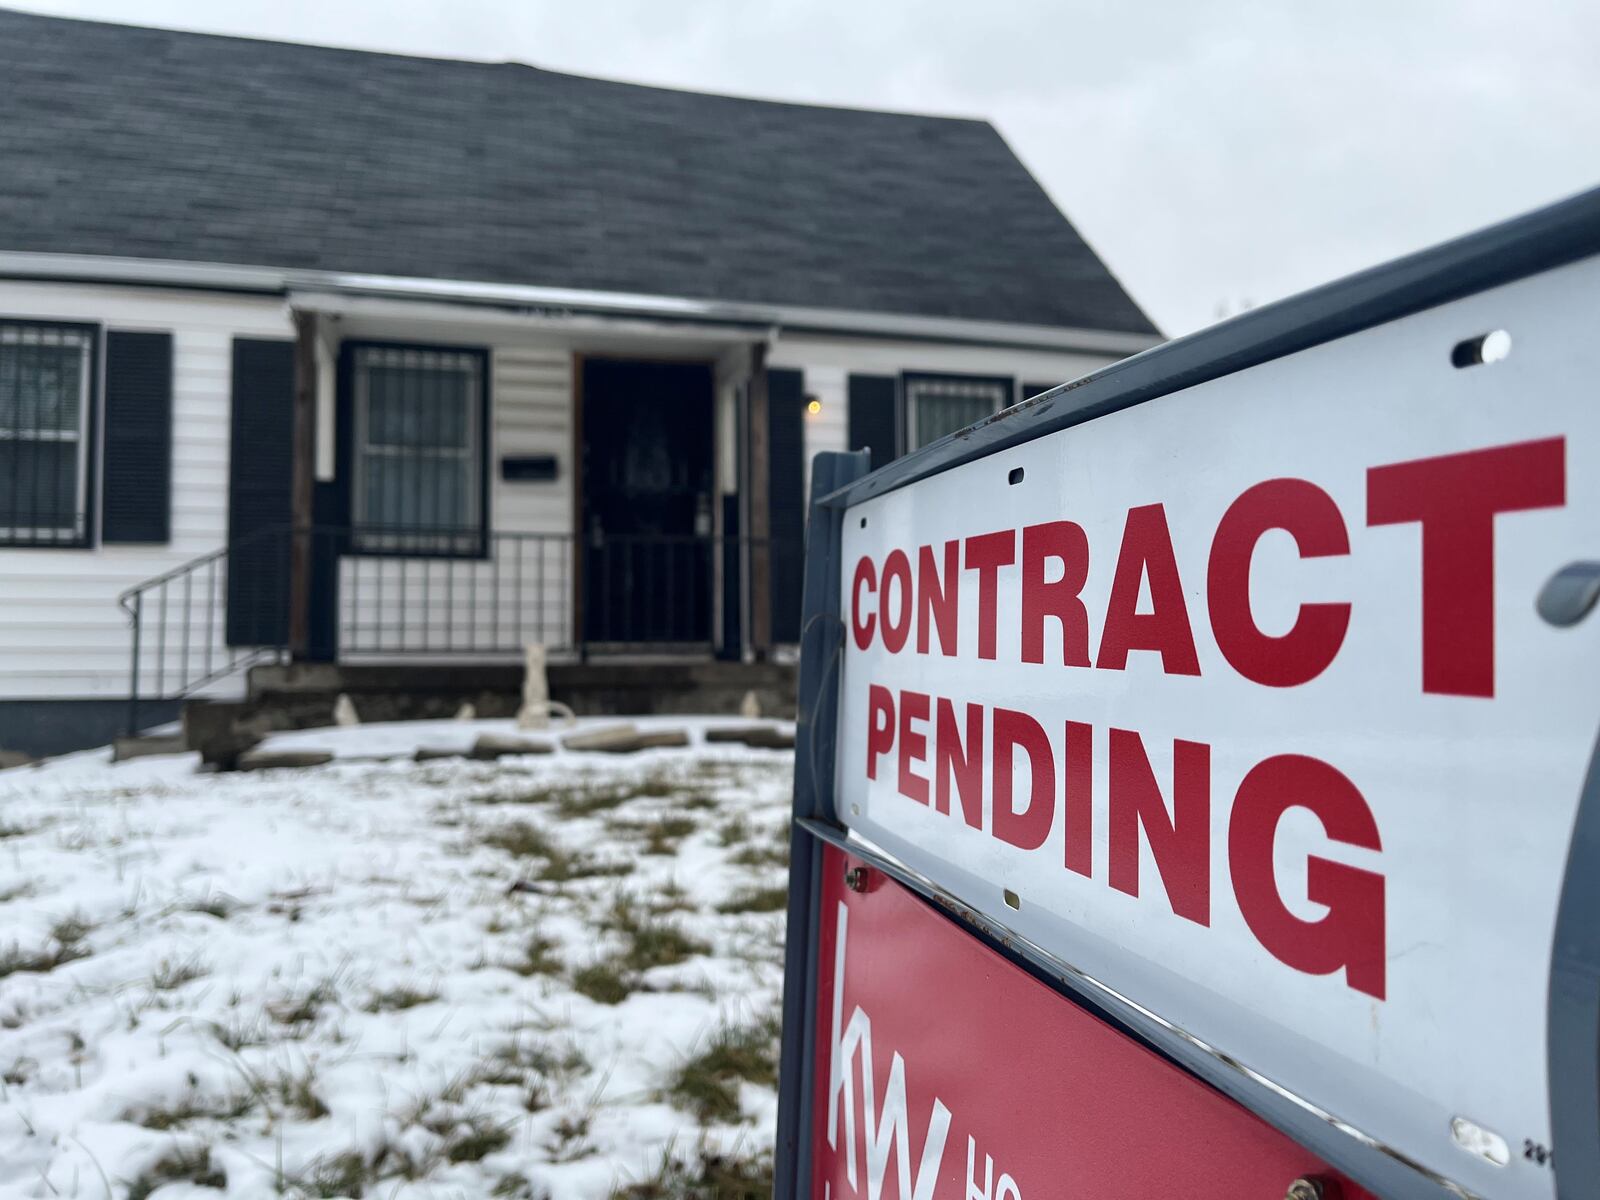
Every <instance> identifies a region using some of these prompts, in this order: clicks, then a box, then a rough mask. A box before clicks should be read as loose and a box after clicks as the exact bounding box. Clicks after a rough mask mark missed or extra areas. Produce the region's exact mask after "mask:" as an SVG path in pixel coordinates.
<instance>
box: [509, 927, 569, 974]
mask: <svg viewBox="0 0 1600 1200" xmlns="http://www.w3.org/2000/svg"><path fill="white" fill-rule="evenodd" d="M560 945H561V943H560V942H558V941H556V940H555V939H554V938H549V937H545V936H544V935H543V934H538V933H536V934H534V935H533V936H532V937H531V938H529V939H528V941H527V944H526V945H525V946H524V947H523V949H522V959H521V961H519V962H513V963H507V964H506V965H507V966H508V967H509V968H510V969H511V970H513V971H515V972H516V973H517V974H518V975H521V976H524V977H526V976H529V975H559V974H561V965H562V964H561V956H560V955H559V954H557V953H556V950H557V949H558V948H559V946H560Z"/></svg>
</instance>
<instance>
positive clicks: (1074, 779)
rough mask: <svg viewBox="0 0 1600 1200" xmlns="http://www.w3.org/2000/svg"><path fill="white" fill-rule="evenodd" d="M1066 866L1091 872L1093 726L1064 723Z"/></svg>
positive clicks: (1071, 722) (1086, 872) (1083, 873)
mask: <svg viewBox="0 0 1600 1200" xmlns="http://www.w3.org/2000/svg"><path fill="white" fill-rule="evenodd" d="M1066 759H1067V761H1066V764H1065V766H1066V776H1067V778H1066V803H1065V805H1064V807H1065V809H1066V814H1065V815H1066V826H1067V845H1066V864H1067V869H1068V870H1069V871H1076V872H1077V873H1078V874H1079V875H1092V874H1093V872H1094V842H1093V837H1094V791H1093V788H1094V726H1092V725H1085V724H1084V723H1083V722H1081V721H1068V722H1067V753H1066Z"/></svg>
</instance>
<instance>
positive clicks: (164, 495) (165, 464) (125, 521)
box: [100, 329, 172, 542]
mask: <svg viewBox="0 0 1600 1200" xmlns="http://www.w3.org/2000/svg"><path fill="white" fill-rule="evenodd" d="M103 471H104V476H103V486H102V488H101V495H102V496H103V497H104V498H103V500H102V501H101V508H100V540H101V541H102V542H167V541H171V540H172V335H171V334H170V333H131V332H125V331H122V330H116V329H113V330H108V331H107V333H106V406H105V465H104V467H103Z"/></svg>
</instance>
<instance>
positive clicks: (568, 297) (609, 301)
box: [0, 251, 1163, 355]
mask: <svg viewBox="0 0 1600 1200" xmlns="http://www.w3.org/2000/svg"><path fill="white" fill-rule="evenodd" d="M0 277H14V278H25V279H61V280H73V281H98V282H117V283H137V284H154V285H158V286H160V285H165V286H169V287H188V288H202V289H219V290H226V291H257V292H274V293H285V294H289V293H294V294H295V296H294V300H295V303H296V304H298V305H303V306H305V307H308V308H311V307H316V305H317V303H318V301H317V300H316V295H317V294H319V293H320V294H322V296H323V301H322V302H323V303H327V302H328V301H329V300H330V299H331V298H332V297H348V296H361V295H366V296H386V297H392V298H395V299H402V300H432V301H439V302H444V303H448V304H452V305H465V306H472V305H480V306H497V307H512V308H534V309H538V310H542V311H541V312H540V313H538V314H536V315H542V316H545V317H547V318H550V319H555V320H566V319H572V318H574V317H576V316H577V315H578V314H579V313H580V312H584V313H590V314H601V315H608V316H609V315H616V316H638V317H653V318H656V319H662V320H673V321H692V322H699V323H704V324H714V325H715V324H735V325H757V326H768V327H772V326H781V327H785V328H789V329H793V330H804V331H808V332H810V331H815V332H836V333H853V334H858V335H871V336H879V337H901V338H923V339H930V340H934V341H948V342H969V343H978V344H988V345H1004V346H1031V347H1038V348H1041V349H1055V350H1076V351H1086V352H1091V353H1103V354H1115V355H1128V354H1133V353H1136V352H1138V351H1140V350H1145V349H1148V348H1149V347H1151V346H1154V345H1156V344H1158V343H1159V342H1161V341H1162V340H1163V339H1162V338H1161V337H1159V336H1158V335H1152V334H1138V333H1118V332H1113V331H1108V330H1095V329H1078V328H1070V327H1065V326H1053V325H1026V324H1012V323H1009V322H1004V321H975V320H966V319H962V318H950V317H925V316H916V315H908V314H898V313H876V312H858V311H855V310H850V309H832V308H803V307H797V306H793V305H769V304H750V303H738V302H724V301H716V300H690V299H685V298H682V297H674V296H657V295H648V294H644V293H636V292H604V291H588V290H584V289H577V288H554V287H535V286H529V285H522V284H501V283H477V282H471V281H465V280H445V279H418V278H409V277H404V276H392V275H361V274H347V273H340V272H335V271H299V270H285V269H278V268H273V267H257V266H227V265H224V264H218V263H195V262H180V261H168V260H160V259H141V258H117V257H109V256H107V257H102V256H99V255H86V254H38V253H33V252H28V251H6V252H0ZM319 311H331V309H319Z"/></svg>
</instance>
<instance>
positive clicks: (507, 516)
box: [0, 11, 1158, 751]
mask: <svg viewBox="0 0 1600 1200" xmlns="http://www.w3.org/2000/svg"><path fill="white" fill-rule="evenodd" d="M0 79H3V80H4V84H3V86H0V161H3V162H4V164H5V167H4V170H3V171H0V746H6V745H10V746H12V747H21V748H24V749H32V750H35V751H44V750H57V749H61V748H64V747H66V746H69V745H73V744H92V743H94V742H97V741H100V740H103V739H104V738H105V737H106V736H107V735H108V734H109V733H111V732H114V731H117V730H118V729H120V728H121V726H122V724H123V723H124V722H125V720H126V719H127V718H128V713H129V703H128V701H129V699H130V692H133V693H135V694H136V697H137V707H136V708H135V709H134V710H133V717H132V719H133V720H134V721H135V722H137V723H148V722H154V721H158V720H165V719H170V717H171V716H172V715H173V714H174V712H175V711H176V708H177V704H178V702H179V701H181V700H182V699H183V698H184V697H186V696H191V695H211V696H217V695H228V694H232V693H236V692H238V691H239V690H240V689H242V688H243V687H244V686H245V683H244V675H245V672H246V671H247V670H248V669H250V668H252V667H254V668H258V669H259V668H260V665H261V664H263V663H266V662H273V663H280V662H284V661H291V660H292V661H295V662H302V663H325V664H332V665H334V666H340V665H348V666H351V667H352V668H353V667H354V666H355V665H358V664H363V663H366V664H384V663H395V662H408V663H415V664H417V665H418V669H419V670H420V669H421V665H422V664H427V665H428V666H429V667H430V668H441V669H442V668H451V669H456V670H457V671H458V672H459V670H460V669H461V668H463V666H464V664H473V663H477V664H483V665H484V666H485V668H487V667H488V666H489V665H492V664H500V666H501V668H502V669H503V670H510V669H512V667H511V665H510V664H513V663H514V662H515V661H517V656H518V655H519V654H520V650H521V647H522V646H523V645H524V644H526V643H530V642H539V643H543V644H545V645H546V646H548V647H549V648H550V650H551V653H552V656H553V658H554V659H556V660H563V661H566V660H570V661H571V662H573V663H575V664H583V663H588V664H613V665H615V664H618V663H626V664H642V665H641V666H640V668H639V669H640V670H645V669H647V667H648V664H649V663H650V662H652V661H656V662H665V661H669V660H670V661H675V662H684V661H697V660H704V661H715V660H724V661H728V662H731V663H735V664H737V663H752V664H759V663H762V662H770V661H773V660H776V659H781V658H782V657H783V653H784V647H785V646H788V645H792V644H793V643H794V642H795V641H796V640H797V635H798V628H797V626H798V611H799V594H798V593H799V576H800V545H801V540H802V538H803V521H804V505H805V494H806V476H807V464H808V463H809V461H810V456H811V455H813V454H815V453H817V452H818V451H822V450H833V449H845V448H852V447H853V448H861V447H865V448H868V449H869V450H870V451H871V454H872V457H873V461H874V463H881V462H884V461H887V460H888V459H889V458H892V457H893V456H895V455H898V454H901V453H904V452H906V451H908V450H911V449H915V448H917V447H919V446H922V445H925V444H927V443H928V442H930V441H933V440H935V439H937V438H939V437H941V436H943V435H945V434H947V433H950V432H951V431H953V430H956V429H959V428H961V427H962V426H964V425H967V424H969V423H970V422H972V421H974V420H976V419H978V418H981V417H983V416H985V415H987V414H989V413H992V412H994V411H996V410H998V409H1000V408H1002V407H1005V406H1007V405H1010V404H1012V403H1015V402H1016V401H1017V400H1018V399H1020V398H1023V397H1025V396H1027V395H1029V394H1033V393H1037V392H1039V391H1042V390H1044V389H1046V388H1048V387H1051V386H1054V385H1056V384H1058V383H1060V382H1063V381H1065V380H1068V379H1072V378H1076V377H1078V376H1081V375H1083V374H1085V373H1086V372H1088V371H1090V370H1093V369H1094V368H1097V367H1099V366H1101V365H1103V364H1106V363H1108V362H1111V361H1114V360H1116V359H1118V358H1122V357H1124V356H1126V355H1128V354H1130V353H1132V352H1135V351H1138V350H1140V349H1142V348H1144V347H1147V346H1149V345H1152V344H1153V343H1154V342H1155V341H1157V340H1158V335H1157V333H1156V330H1155V329H1154V327H1153V326H1152V325H1151V323H1150V321H1149V320H1148V319H1147V318H1146V317H1145V315H1144V314H1143V313H1142V312H1141V311H1140V309H1139V308H1138V306H1137V305H1136V304H1135V303H1134V302H1133V301H1132V300H1131V299H1130V298H1129V297H1128V295H1127V293H1126V292H1125V291H1124V290H1123V289H1122V287H1121V286H1120V285H1119V284H1118V282H1117V281H1116V280H1115V279H1114V278H1113V277H1112V275H1111V274H1110V273H1109V271H1108V270H1107V269H1106V267H1105V266H1104V265H1103V264H1102V263H1101V262H1100V261H1099V259H1098V258H1097V257H1096V256H1095V254H1094V252H1093V250H1091V249H1090V247H1089V246H1088V245H1087V244H1086V243H1085V242H1084V240H1083V239H1082V238H1081V237H1080V236H1079V234H1078V233H1077V232H1076V231H1075V230H1074V229H1073V227H1072V225H1071V224H1069V223H1068V221H1067V220H1066V218H1065V217H1063V216H1062V215H1061V213H1060V212H1059V211H1058V210H1057V209H1056V208H1055V206H1054V205H1053V204H1052V203H1051V201H1050V200H1049V199H1048V197H1047V196H1046V195H1045V193H1044V192H1043V190H1042V189H1041V188H1040V187H1039V185H1038V184H1037V183H1036V182H1035V181H1034V180H1033V178H1032V177H1031V176H1030V175H1029V174H1028V172H1027V170H1026V169H1025V168H1024V167H1023V166H1022V164H1021V163H1020V162H1019V161H1018V160H1017V158H1016V157H1015V155H1013V154H1012V152H1011V150H1010V149H1009V148H1008V147H1007V145H1006V144H1005V142H1004V141H1003V140H1002V138H1001V137H1000V135H999V134H998V133H997V132H996V131H995V129H994V128H993V127H992V126H990V125H989V124H988V123H986V122H983V121H975V120H954V119H947V118H933V117H924V116H914V115H908V114H900V113H886V112H868V111H858V110H850V109H840V108H825V107H815V106H808V105H799V104H785V103H771V102H766V101H756V100H747V99H738V98H733V97H727V96H715V95H704V94H698V93H691V92H681V91H671V90H665V89H660V88H651V87H641V86H635V85H632V84H624V83H616V82H611V81H608V80H601V79H590V78H582V77H578V76H573V75H564V74H559V73H557V72H553V71H546V70H541V69H537V68H533V67H529V66H525V65H522V64H519V63H486V62H465V61H454V60H449V61H444V60H432V59H424V58H413V57H405V56H399V55H390V54H375V53H365V52H358V51H351V50H339V49H327V48H322V47H316V46H307V45H298V44H284V43H277V42H267V41H256V40H248V39H240V38H231V37H217V36H210V35H200V34H193V33H179V32H171V31H165V30H157V29H146V28H134V27H128V26H121V25H112V24H100V23H93V22H85V21H75V20H63V19H57V18H49V17H42V16H36V15H31V14H24V13H18V12H9V11H0ZM595 669H599V668H598V666H596V667H595ZM578 670H579V667H577V666H575V667H573V671H578ZM572 677H573V678H577V676H576V675H574V676H572Z"/></svg>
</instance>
